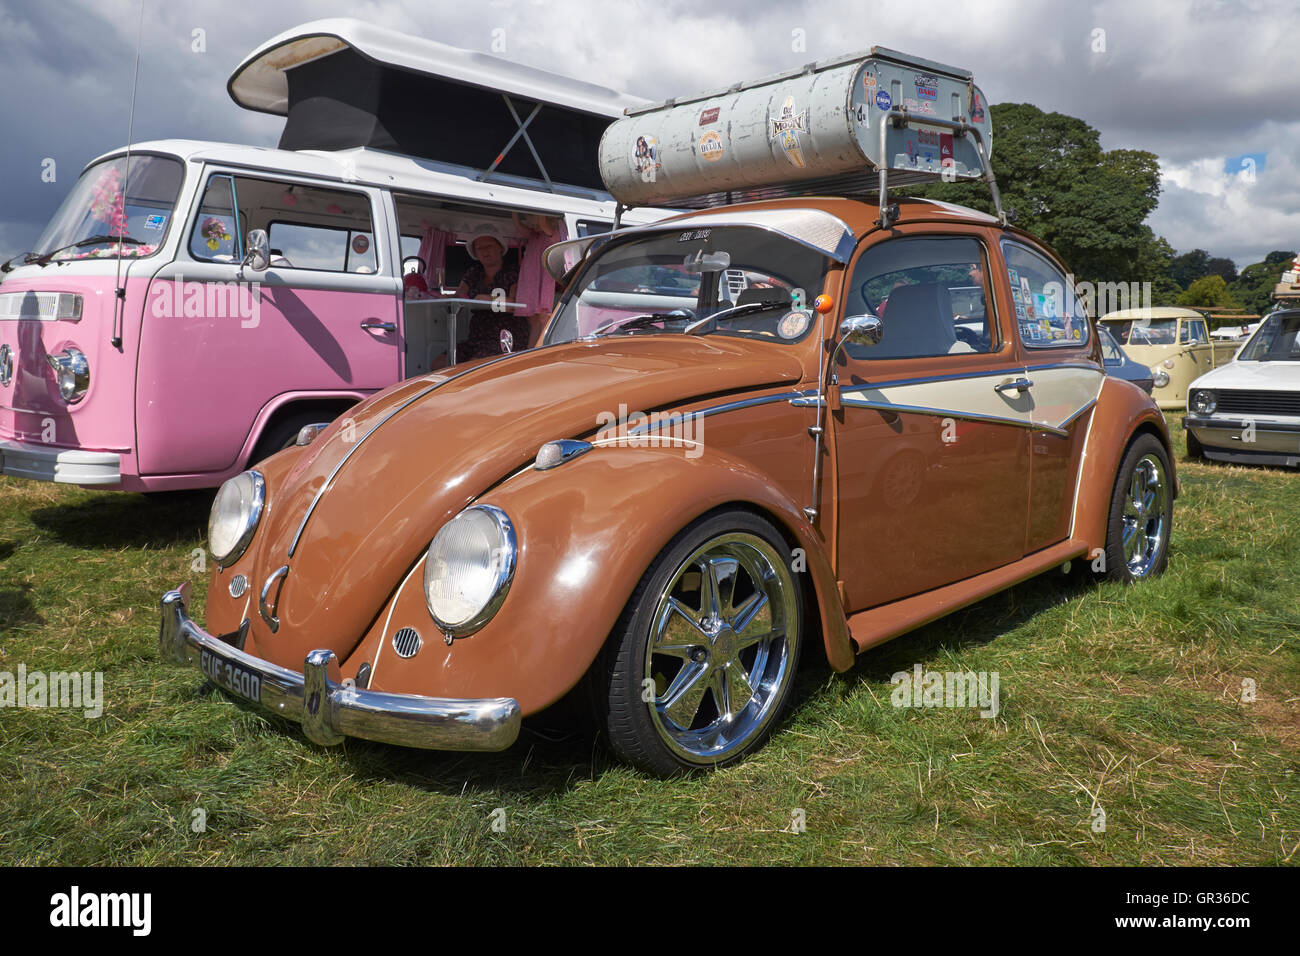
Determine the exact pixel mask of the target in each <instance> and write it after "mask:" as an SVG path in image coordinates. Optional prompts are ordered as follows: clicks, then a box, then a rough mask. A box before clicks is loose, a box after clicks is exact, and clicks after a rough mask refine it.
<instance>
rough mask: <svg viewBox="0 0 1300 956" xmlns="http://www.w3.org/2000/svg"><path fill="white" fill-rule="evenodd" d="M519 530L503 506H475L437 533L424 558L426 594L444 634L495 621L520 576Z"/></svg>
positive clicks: (470, 630) (459, 633)
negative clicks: (517, 560) (517, 568)
mask: <svg viewBox="0 0 1300 956" xmlns="http://www.w3.org/2000/svg"><path fill="white" fill-rule="evenodd" d="M516 554H517V545H516V542H515V529H514V526H513V525H511V524H510V519H509V518H507V517H506V513H505V512H504V511H502V510H501V509H500V508H495V507H493V506H492V505H473V506H472V507H469V508H466V509H465V510H464V511H462V512H461V513H460V514H458V515H457V516H456V517H454V518H452V519H451V520H450V521H448V522H447V523H446V524H445V525H443V526H442V528H441V529H439V531H438V533H437V534H436V535H434V537H433V542H432V543H431V544H430V545H429V553H428V555H427V556H426V557H425V559H424V597H425V602H426V603H427V604H428V606H429V614H431V615H432V616H433V620H434V623H436V624H437V625H438V627H439V628H441V629H442V631H443V633H445V634H449V635H451V636H452V637H463V636H465V635H467V634H473V633H474V632H475V631H477V630H478V629H479V628H481V627H482V626H483V625H484V624H486V623H487V622H488V621H490V620H491V619H492V616H493V615H494V614H496V612H497V611H498V609H500V607H501V604H502V602H504V601H505V599H506V592H507V591H509V590H510V582H511V581H512V580H513V579H514V575H515V557H516Z"/></svg>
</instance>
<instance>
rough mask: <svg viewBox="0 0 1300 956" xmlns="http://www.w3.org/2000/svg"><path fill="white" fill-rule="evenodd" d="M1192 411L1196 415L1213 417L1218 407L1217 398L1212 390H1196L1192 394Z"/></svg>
mask: <svg viewBox="0 0 1300 956" xmlns="http://www.w3.org/2000/svg"><path fill="white" fill-rule="evenodd" d="M1191 405H1192V411H1194V412H1195V413H1196V414H1198V415H1213V414H1214V410H1215V409H1216V408H1218V407H1219V396H1218V395H1216V394H1215V393H1214V389H1212V388H1198V389H1197V390H1196V391H1194V392H1192V402H1191Z"/></svg>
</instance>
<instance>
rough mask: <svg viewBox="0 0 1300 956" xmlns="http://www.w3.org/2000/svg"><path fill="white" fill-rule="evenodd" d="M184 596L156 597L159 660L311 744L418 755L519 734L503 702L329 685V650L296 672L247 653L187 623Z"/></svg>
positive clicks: (500, 741)
mask: <svg viewBox="0 0 1300 956" xmlns="http://www.w3.org/2000/svg"><path fill="white" fill-rule="evenodd" d="M188 592H189V585H182V586H181V587H180V588H178V589H176V590H174V591H168V592H167V593H166V594H164V595H163V599H162V629H161V630H160V632H159V635H158V645H159V650H160V651H161V652H162V655H163V657H164V658H167V659H169V660H172V661H175V662H177V663H180V664H187V663H191V662H197V663H198V664H199V666H200V668H201V669H202V670H203V673H204V675H205V676H206V677H207V678H208V679H209V680H211V681H212V682H213V683H214V684H216V685H217V686H219V687H221V688H222V689H223V690H225V691H227V692H228V693H230V694H232V695H234V696H236V697H238V698H240V699H241V700H245V701H249V702H251V703H254V704H257V705H258V706H260V707H261V708H262V709H264V710H266V711H269V712H270V713H273V714H278V715H279V716H281V717H288V718H290V719H292V720H296V721H298V722H299V723H301V724H302V729H303V732H304V733H305V734H306V735H307V737H308V738H310V739H311V740H312V741H314V742H315V743H318V744H321V745H323V746H330V745H333V744H339V743H342V742H343V740H344V739H346V738H348V737H362V738H364V739H366V740H374V741H378V742H380V743H389V744H399V745H401V746H403V747H421V748H424V749H426V750H505V749H506V748H507V747H509V746H510V745H511V744H513V743H514V742H515V739H516V738H517V737H518V736H519V725H520V722H521V720H522V715H521V712H520V710H519V703H518V701H516V700H515V699H514V698H511V697H493V698H485V699H481V700H458V699H451V698H440V697H421V696H417V695H414V694H386V693H383V692H382V691H372V690H365V689H361V688H357V687H353V686H351V684H350V683H346V684H345V683H336V682H335V681H334V680H332V679H331V678H330V676H329V668H330V665H331V664H332V663H333V661H334V653H333V652H332V651H327V650H316V651H312V652H311V653H310V654H308V655H307V659H306V661H304V663H303V672H302V673H301V674H299V673H297V672H296V671H292V670H289V669H288V668H287V667H281V666H279V665H278V664H272V663H270V662H269V661H264V660H262V659H261V658H258V657H254V656H253V655H252V654H247V653H245V652H244V651H243V650H241V649H239V648H238V647H236V646H235V645H234V644H232V643H229V641H228V640H225V639H222V638H220V637H214V636H213V635H211V634H208V633H207V632H206V631H204V630H203V629H202V628H201V627H199V626H198V625H197V624H195V623H194V621H193V620H191V619H190V617H189V615H188V614H187V613H186V604H187V603H188V596H189V594H188Z"/></svg>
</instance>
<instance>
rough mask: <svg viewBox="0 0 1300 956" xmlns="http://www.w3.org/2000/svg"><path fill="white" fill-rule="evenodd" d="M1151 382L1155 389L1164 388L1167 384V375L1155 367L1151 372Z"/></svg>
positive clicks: (1158, 367)
mask: <svg viewBox="0 0 1300 956" xmlns="http://www.w3.org/2000/svg"><path fill="white" fill-rule="evenodd" d="M1151 380H1152V381H1153V382H1154V383H1155V386H1156V388H1164V387H1165V386H1166V385H1168V384H1169V373H1168V372H1166V371H1165V370H1164V369H1162V368H1161V367H1160V366H1159V365H1157V366H1156V367H1155V368H1153V369H1152V370H1151Z"/></svg>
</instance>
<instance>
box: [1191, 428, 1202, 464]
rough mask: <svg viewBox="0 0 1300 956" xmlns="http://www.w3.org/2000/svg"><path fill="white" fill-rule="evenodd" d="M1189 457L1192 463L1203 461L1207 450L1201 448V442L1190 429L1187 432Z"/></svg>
mask: <svg viewBox="0 0 1300 956" xmlns="http://www.w3.org/2000/svg"><path fill="white" fill-rule="evenodd" d="M1187 457H1188V458H1189V459H1191V460H1192V461H1201V460H1202V459H1204V458H1205V449H1204V448H1203V447H1202V446H1201V440H1200V439H1199V438H1197V437H1196V436H1195V435H1193V434H1192V431H1191V429H1190V428H1189V429H1188V430H1187Z"/></svg>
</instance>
